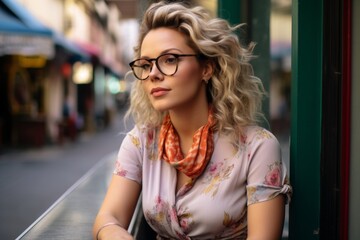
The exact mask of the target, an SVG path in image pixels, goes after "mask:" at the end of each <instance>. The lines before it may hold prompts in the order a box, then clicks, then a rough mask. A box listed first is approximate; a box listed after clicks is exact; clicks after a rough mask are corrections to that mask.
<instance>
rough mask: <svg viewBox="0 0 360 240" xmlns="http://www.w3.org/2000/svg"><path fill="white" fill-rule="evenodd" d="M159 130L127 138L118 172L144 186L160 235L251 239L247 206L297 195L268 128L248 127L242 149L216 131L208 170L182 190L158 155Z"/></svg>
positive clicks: (149, 213) (136, 131) (146, 205)
mask: <svg viewBox="0 0 360 240" xmlns="http://www.w3.org/2000/svg"><path fill="white" fill-rule="evenodd" d="M157 134H158V129H146V128H138V127H135V128H134V129H132V130H131V131H130V132H129V133H128V134H127V135H126V137H125V138H124V140H123V143H122V145H121V147H120V150H119V153H118V159H117V161H116V167H115V170H114V174H116V175H119V176H122V177H125V178H127V179H131V180H133V181H136V182H138V183H139V184H141V185H142V205H143V211H144V215H145V218H146V220H147V222H148V223H149V225H150V226H151V227H152V228H153V229H154V230H155V231H156V232H157V233H158V239H246V237H247V206H248V205H250V204H254V203H257V202H262V201H266V200H269V199H272V198H274V197H276V196H277V195H279V194H286V195H287V197H288V198H287V199H288V200H289V196H290V194H291V186H290V185H289V183H288V178H287V170H286V167H285V166H284V164H283V163H282V161H281V152H280V145H279V142H278V141H277V139H276V138H275V137H274V136H273V135H272V134H271V133H270V132H269V131H267V130H265V129H263V128H261V127H257V126H252V127H248V128H246V129H245V131H244V134H243V136H242V137H241V139H239V144H238V146H239V147H237V148H235V147H234V145H232V144H231V143H230V142H229V139H228V138H227V137H224V136H219V135H218V134H215V135H214V143H215V149H214V152H213V155H212V158H211V159H210V162H209V163H208V165H207V167H206V169H205V170H204V172H203V174H202V175H201V176H200V177H199V178H198V179H197V180H195V181H194V182H190V183H188V184H186V185H184V186H182V187H181V188H180V189H179V190H178V191H177V192H176V182H177V172H176V169H175V168H173V167H171V166H170V165H169V164H168V163H167V162H165V161H164V160H161V159H158V156H157V153H158V146H157V139H158V136H157Z"/></svg>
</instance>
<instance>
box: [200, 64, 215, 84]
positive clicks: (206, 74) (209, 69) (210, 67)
mask: <svg viewBox="0 0 360 240" xmlns="http://www.w3.org/2000/svg"><path fill="white" fill-rule="evenodd" d="M213 74H214V63H213V62H212V61H209V60H207V61H206V62H204V64H203V72H202V79H203V80H205V81H206V82H207V81H208V80H209V79H210V78H211V77H212V75H213Z"/></svg>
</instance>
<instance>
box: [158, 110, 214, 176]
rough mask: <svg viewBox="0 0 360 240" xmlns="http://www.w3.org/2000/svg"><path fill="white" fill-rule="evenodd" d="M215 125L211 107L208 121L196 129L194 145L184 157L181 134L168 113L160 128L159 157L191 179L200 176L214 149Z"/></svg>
mask: <svg viewBox="0 0 360 240" xmlns="http://www.w3.org/2000/svg"><path fill="white" fill-rule="evenodd" d="M214 126H215V120H214V115H213V111H212V108H210V109H209V115H208V121H207V123H206V124H205V125H203V126H201V127H200V128H199V129H198V130H196V132H195V134H194V136H193V142H192V146H191V148H190V150H189V152H188V153H187V154H186V156H185V157H184V156H183V154H182V152H181V148H180V139H179V135H178V133H177V132H176V130H175V128H174V126H173V124H172V123H171V119H170V116H169V115H166V116H165V118H164V121H163V123H162V125H161V128H160V135H159V158H160V159H164V160H165V161H166V162H168V163H169V164H170V165H172V166H173V167H175V168H176V169H177V170H179V171H180V172H182V173H184V174H185V175H186V176H188V177H190V178H191V179H196V178H198V177H199V176H200V175H201V174H202V172H203V171H204V169H205V167H206V166H207V164H208V162H209V161H210V158H211V155H212V153H213V151H214V139H213V128H214Z"/></svg>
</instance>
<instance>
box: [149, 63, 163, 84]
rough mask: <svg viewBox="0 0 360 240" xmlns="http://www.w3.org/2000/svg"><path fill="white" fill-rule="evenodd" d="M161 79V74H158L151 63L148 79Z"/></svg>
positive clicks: (154, 65)
mask: <svg viewBox="0 0 360 240" xmlns="http://www.w3.org/2000/svg"><path fill="white" fill-rule="evenodd" d="M162 77H163V74H162V73H161V72H160V70H159V69H158V67H157V65H156V64H155V63H153V64H152V66H151V69H150V73H149V78H150V79H151V80H152V81H153V80H161V79H162Z"/></svg>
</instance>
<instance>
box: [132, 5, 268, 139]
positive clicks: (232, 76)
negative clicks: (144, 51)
mask: <svg viewBox="0 0 360 240" xmlns="http://www.w3.org/2000/svg"><path fill="white" fill-rule="evenodd" d="M160 27H168V28H172V29H176V30H177V31H179V32H182V33H185V35H186V36H188V45H189V46H190V47H191V48H193V49H194V51H195V52H197V53H199V54H200V55H201V56H203V57H205V58H206V59H207V60H210V61H212V62H213V64H214V66H215V69H214V72H213V76H212V77H211V79H210V81H209V83H208V85H207V95H208V100H209V102H210V103H211V104H212V106H213V109H214V116H215V118H216V120H217V126H216V128H217V131H219V133H221V134H225V135H232V136H234V137H238V136H239V135H240V134H241V131H242V129H243V127H244V126H248V125H253V124H256V123H259V121H260V120H261V119H262V118H263V114H262V112H261V105H262V98H263V96H264V95H265V91H264V88H263V85H262V82H261V81H260V79H258V78H257V77H255V76H254V75H253V69H252V66H251V65H250V63H249V61H250V60H251V59H252V57H253V55H252V50H253V48H254V44H253V43H251V44H250V45H249V46H248V47H247V48H244V47H242V46H241V44H240V42H239V40H238V37H237V35H236V34H235V33H234V32H235V31H236V30H237V29H238V28H240V27H241V25H237V26H235V27H232V26H230V25H229V23H228V22H227V21H226V20H223V19H220V18H212V17H210V15H209V14H208V12H207V11H206V10H205V9H204V8H202V7H199V6H197V7H191V8H190V7H186V6H185V5H183V4H181V3H170V4H169V3H165V2H159V3H154V4H152V5H151V6H150V7H149V8H148V10H147V11H146V12H145V15H144V18H143V21H142V23H141V27H140V37H139V43H138V45H137V47H135V55H136V58H138V57H139V56H140V50H141V49H140V48H141V44H142V41H143V39H144V37H145V36H146V34H147V33H148V32H149V31H150V30H152V29H156V28H160ZM164 114H166V113H164V112H159V111H157V110H155V109H154V108H153V107H152V105H151V103H150V101H149V99H148V96H147V95H146V93H145V91H144V89H143V87H142V82H141V81H137V82H135V84H134V86H133V89H132V92H131V100H130V108H129V111H128V115H131V116H132V117H133V119H134V121H135V123H136V124H137V125H145V126H151V127H156V126H159V125H160V124H161V123H162V120H163V117H164Z"/></svg>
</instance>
